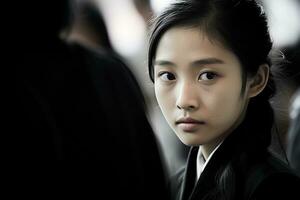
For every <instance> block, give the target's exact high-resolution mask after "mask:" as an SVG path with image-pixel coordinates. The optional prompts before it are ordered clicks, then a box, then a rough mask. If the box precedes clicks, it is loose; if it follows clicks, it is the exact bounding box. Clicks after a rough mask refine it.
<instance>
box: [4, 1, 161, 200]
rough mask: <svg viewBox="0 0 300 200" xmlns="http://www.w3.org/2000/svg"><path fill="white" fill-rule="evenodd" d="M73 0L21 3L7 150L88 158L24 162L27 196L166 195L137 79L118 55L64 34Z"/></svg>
mask: <svg viewBox="0 0 300 200" xmlns="http://www.w3.org/2000/svg"><path fill="white" fill-rule="evenodd" d="M71 3H72V2H71V1H67V0H52V1H43V2H40V1H38V2H35V1H33V2H22V3H20V4H18V6H20V8H21V9H20V11H18V15H19V18H18V20H20V32H18V34H19V37H18V38H14V39H15V41H16V42H17V43H18V53H16V54H15V58H17V59H15V60H14V64H15V66H16V104H15V108H16V112H15V113H14V116H15V117H14V120H13V123H14V126H13V127H12V128H13V129H12V131H11V133H10V141H9V145H10V147H9V149H8V154H7V158H8V159H10V160H14V161H18V162H19V161H22V162H24V163H32V162H33V161H47V162H49V161H50V162H53V161H58V160H59V161H75V160H82V161H83V160H84V161H86V163H85V164H84V166H79V165H78V164H72V165H69V164H68V166H67V167H66V166H65V165H63V166H61V167H51V169H50V170H49V169H47V170H45V169H44V168H42V169H31V170H28V171H27V170H26V173H24V174H22V175H26V174H28V176H29V177H28V178H30V179H31V183H26V184H23V185H22V189H24V190H26V189H25V188H30V189H29V190H26V193H27V194H29V195H30V196H32V195H35V194H36V191H35V190H38V191H39V192H41V191H44V190H46V191H47V192H43V194H49V195H50V194H51V195H54V196H57V195H58V194H60V193H61V192H63V194H65V195H67V196H68V197H77V196H78V195H84V197H85V198H86V197H88V196H93V197H96V198H99V197H100V199H102V198H103V197H104V198H107V199H119V198H122V199H123V198H124V199H149V200H150V199H167V194H166V191H165V174H164V165H163V164H162V159H161V157H160V152H159V148H158V145H157V141H156V138H155V135H154V134H153V131H152V128H151V126H150V124H149V122H148V119H147V117H146V114H145V103H144V99H143V96H142V92H141V90H140V88H139V85H138V84H137V81H136V80H135V77H134V76H133V74H132V73H131V71H130V70H129V69H128V67H127V66H126V65H125V64H124V63H123V62H122V61H121V60H120V59H119V58H116V57H114V55H111V54H109V53H108V52H107V51H104V50H103V49H102V50H100V49H97V50H96V49H92V48H88V47H86V46H82V45H81V44H79V43H67V42H65V40H64V39H62V37H63V36H66V35H67V34H68V32H69V31H70V30H69V29H68V27H69V24H70V23H71V20H72V19H71V16H72V15H71V12H70V11H71V8H72V4H71ZM22 22H26V23H24V24H22ZM22 26H23V27H22ZM62 32H63V34H62ZM91 161H92V162H93V163H90V162H91ZM95 161H96V162H95ZM17 166H19V165H17ZM49 168H50V167H49ZM22 169H24V167H22ZM35 170H36V171H35ZM50 174H51V175H50ZM20 177H21V176H20ZM20 177H18V179H17V181H21V180H28V178H27V179H23V178H22V179H21V178H20ZM37 179H39V180H38V181H37ZM53 181H54V184H52V183H53ZM32 188H34V191H33V190H32ZM55 188H60V192H58V190H57V189H55Z"/></svg>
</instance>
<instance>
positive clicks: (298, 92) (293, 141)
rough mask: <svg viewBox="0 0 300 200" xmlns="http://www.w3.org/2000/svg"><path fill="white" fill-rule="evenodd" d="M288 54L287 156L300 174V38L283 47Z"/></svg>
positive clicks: (286, 54)
mask: <svg viewBox="0 0 300 200" xmlns="http://www.w3.org/2000/svg"><path fill="white" fill-rule="evenodd" d="M283 52H284V54H285V56H286V60H287V64H286V66H285V68H284V69H285V70H286V71H287V78H288V80H287V81H288V83H289V84H288V85H289V87H290V88H291V91H292V93H291V94H292V95H291V96H290V97H289V103H288V105H289V106H290V110H289V111H290V112H289V114H290V118H289V123H288V133H287V137H286V138H287V139H286V146H287V156H288V159H289V161H290V164H291V166H292V167H293V168H294V169H296V171H297V173H298V174H299V175H300V39H299V40H298V42H297V43H296V44H295V45H293V46H289V47H285V48H283Z"/></svg>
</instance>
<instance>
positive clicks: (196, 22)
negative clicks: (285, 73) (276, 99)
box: [148, 0, 276, 199]
mask: <svg viewBox="0 0 300 200" xmlns="http://www.w3.org/2000/svg"><path fill="white" fill-rule="evenodd" d="M174 27H183V28H198V29H199V30H201V31H203V32H205V33H206V36H207V37H208V38H209V39H210V40H211V41H218V42H220V43H221V44H222V45H223V46H224V47H226V48H227V49H229V50H230V51H232V52H233V53H234V54H235V55H236V56H237V57H238V59H239V61H240V63H241V66H242V80H243V84H242V88H241V91H242V93H243V92H244V90H245V83H246V81H247V78H249V77H253V76H254V75H256V73H257V71H258V69H259V66H260V65H262V64H268V65H269V67H270V68H271V66H272V62H271V59H270V56H269V54H270V52H271V49H272V46H273V44H272V41H271V38H270V34H269V30H268V24H267V18H266V15H265V13H264V12H263V9H262V6H260V5H259V4H258V3H257V2H256V1H255V0H183V1H180V2H177V3H174V4H172V5H171V6H170V7H168V8H167V9H166V10H165V11H164V12H162V13H161V14H160V15H159V16H157V18H156V19H154V21H153V24H152V32H151V35H150V42H149V43H150V44H149V51H148V70H149V75H150V79H151V80H152V81H153V82H154V66H153V60H154V59H155V56H156V49H157V46H158V43H159V40H160V38H161V37H162V35H163V34H164V33H165V32H166V31H167V30H169V29H171V28H174ZM275 92H276V87H275V83H274V80H273V75H272V73H271V70H270V74H269V79H268V83H267V85H266V87H265V89H264V90H263V91H262V92H261V93H260V94H259V95H258V96H256V97H253V98H251V99H250V102H249V105H248V110H247V114H246V117H245V120H248V122H247V123H246V124H247V126H248V127H249V126H252V127H253V126H254V127H256V129H255V130H256V131H253V132H251V134H247V136H246V138H244V140H247V142H245V143H247V144H249V145H248V148H249V149H248V150H249V152H250V151H253V150H250V148H251V147H252V149H253V146H252V145H253V144H255V145H256V148H255V151H256V153H258V152H266V151H267V149H268V147H269V145H270V144H271V133H272V127H273V125H274V114H273V109H272V107H271V105H270V102H269V100H270V98H271V97H272V96H273V95H274V93H275ZM245 120H244V121H245ZM243 123H244V122H243ZM244 124H245V123H244ZM257 130H259V131H257ZM250 144H251V145H250ZM245 148H246V147H245ZM246 151H247V150H246ZM252 153H253V152H252ZM256 156H257V155H256ZM237 157H238V155H237ZM237 170H238V169H237V167H236V166H234V164H233V162H229V163H228V164H227V165H226V166H224V167H223V168H222V170H221V171H219V172H217V174H218V175H217V176H218V177H217V179H218V181H217V182H218V183H219V184H218V188H217V191H216V192H215V193H214V194H215V195H216V194H217V195H218V198H221V199H234V198H236V197H235V196H234V195H235V193H236V192H235V189H236V187H237V184H235V182H234V180H235V178H234V177H235V174H234V173H235V171H237Z"/></svg>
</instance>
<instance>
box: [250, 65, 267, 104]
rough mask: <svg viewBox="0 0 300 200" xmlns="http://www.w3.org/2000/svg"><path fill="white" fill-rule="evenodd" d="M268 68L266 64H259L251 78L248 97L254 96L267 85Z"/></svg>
mask: <svg viewBox="0 0 300 200" xmlns="http://www.w3.org/2000/svg"><path fill="white" fill-rule="evenodd" d="M269 73H270V68H269V65H267V64H262V65H260V66H259V68H258V70H257V73H256V75H255V76H254V77H253V78H251V80H250V81H249V82H250V86H249V92H248V97H249V98H251V97H255V96H257V95H258V94H259V93H261V92H262V91H263V90H264V88H265V87H266V85H267V82H268V79H269Z"/></svg>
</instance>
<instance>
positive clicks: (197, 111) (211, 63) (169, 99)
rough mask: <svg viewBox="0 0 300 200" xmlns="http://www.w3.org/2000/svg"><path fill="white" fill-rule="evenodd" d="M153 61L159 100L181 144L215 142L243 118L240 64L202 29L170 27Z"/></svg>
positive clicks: (156, 91) (210, 143)
mask: <svg viewBox="0 0 300 200" xmlns="http://www.w3.org/2000/svg"><path fill="white" fill-rule="evenodd" d="M153 63H154V86H155V95H156V98H157V101H158V104H159V106H160V108H161V110H162V112H163V115H164V116H165V118H166V120H167V122H168V123H169V125H170V126H171V127H172V129H173V130H174V131H175V133H176V135H177V136H178V138H179V139H180V140H181V141H182V142H183V143H184V144H186V145H191V146H196V145H213V146H215V145H216V144H217V143H219V142H220V141H221V140H223V139H224V137H226V136H227V135H228V134H230V132H231V131H232V130H233V129H234V128H235V127H236V126H237V125H238V124H239V123H240V122H241V120H242V119H243V114H244V112H245V108H246V106H247V102H248V97H247V91H248V83H247V84H246V91H245V93H244V94H245V95H243V96H242V95H241V90H242V72H241V64H240V62H239V60H238V58H237V57H236V56H235V55H234V54H233V53H232V52H231V51H229V50H227V49H225V48H224V47H223V46H222V45H220V44H219V43H217V42H212V41H210V40H209V39H208V38H207V37H206V35H205V34H204V33H203V32H201V31H199V30H197V29H193V28H191V29H188V28H171V29H169V30H168V31H167V32H165V33H164V35H163V36H162V37H161V39H160V42H159V44H158V47H157V51H156V57H155V60H154V62H153Z"/></svg>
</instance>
